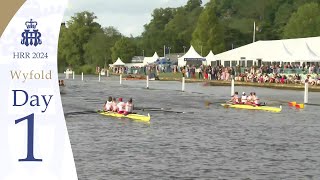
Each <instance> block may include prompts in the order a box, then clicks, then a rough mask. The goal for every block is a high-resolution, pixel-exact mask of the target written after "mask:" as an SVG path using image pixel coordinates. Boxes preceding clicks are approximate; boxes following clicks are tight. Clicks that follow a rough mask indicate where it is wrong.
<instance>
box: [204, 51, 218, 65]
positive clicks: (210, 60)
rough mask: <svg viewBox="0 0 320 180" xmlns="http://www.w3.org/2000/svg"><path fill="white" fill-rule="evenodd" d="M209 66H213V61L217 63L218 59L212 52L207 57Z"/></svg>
mask: <svg viewBox="0 0 320 180" xmlns="http://www.w3.org/2000/svg"><path fill="white" fill-rule="evenodd" d="M206 61H207V65H211V62H212V61H216V58H215V56H214V54H213V52H212V51H210V52H209V54H208V55H207V56H206Z"/></svg>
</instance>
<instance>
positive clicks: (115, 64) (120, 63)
mask: <svg viewBox="0 0 320 180" xmlns="http://www.w3.org/2000/svg"><path fill="white" fill-rule="evenodd" d="M124 65H125V63H124V62H122V60H121V59H120V58H119V57H118V59H117V60H116V62H114V63H113V64H112V66H124Z"/></svg>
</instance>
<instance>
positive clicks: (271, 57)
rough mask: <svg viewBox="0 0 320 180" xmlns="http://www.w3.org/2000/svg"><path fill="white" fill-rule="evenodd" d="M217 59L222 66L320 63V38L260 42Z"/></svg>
mask: <svg viewBox="0 0 320 180" xmlns="http://www.w3.org/2000/svg"><path fill="white" fill-rule="evenodd" d="M215 57H216V60H220V61H221V64H222V65H226V64H229V63H230V64H233V62H235V64H239V63H240V64H241V63H242V62H244V63H245V65H247V62H248V61H251V63H252V64H253V63H258V61H260V62H281V63H282V62H300V63H303V62H320V37H310V38H299V39H284V40H271V41H258V42H254V43H251V44H248V45H245V46H242V47H239V48H236V49H233V50H230V51H226V52H223V53H221V54H217V55H216V56H215ZM225 62H228V63H225ZM230 64H229V65H230ZM258 64H259V63H258ZM243 65H244V64H243Z"/></svg>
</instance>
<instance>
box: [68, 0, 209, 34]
mask: <svg viewBox="0 0 320 180" xmlns="http://www.w3.org/2000/svg"><path fill="white" fill-rule="evenodd" d="M187 1H188V0H69V6H68V8H67V10H66V12H65V16H64V21H66V20H69V19H70V17H71V16H73V15H74V13H77V12H81V11H84V10H87V11H90V12H94V13H95V15H96V16H97V17H98V19H97V22H98V23H100V24H101V25H102V26H103V27H107V26H114V27H116V28H117V29H118V30H119V31H120V32H121V33H122V34H124V35H126V36H130V35H133V36H138V35H140V34H141V33H142V32H143V30H144V29H143V25H144V24H147V23H149V22H150V20H151V14H152V12H153V10H154V9H155V8H160V7H162V8H166V7H180V6H183V5H185V4H186V3H187ZM208 1H209V0H203V1H202V2H203V5H204V4H206V3H207V2H208Z"/></svg>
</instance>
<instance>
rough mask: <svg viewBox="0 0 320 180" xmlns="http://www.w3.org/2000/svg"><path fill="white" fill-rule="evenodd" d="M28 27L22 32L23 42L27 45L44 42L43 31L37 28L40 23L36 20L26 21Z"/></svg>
mask: <svg viewBox="0 0 320 180" xmlns="http://www.w3.org/2000/svg"><path fill="white" fill-rule="evenodd" d="M25 25H26V27H27V29H25V30H24V32H23V33H22V34H21V36H22V40H21V44H23V45H26V46H29V45H30V46H32V45H33V46H38V45H40V44H42V41H41V39H40V38H41V33H40V32H39V30H38V29H36V28H37V25H38V23H37V22H36V21H32V19H30V21H27V22H26V23H25Z"/></svg>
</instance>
